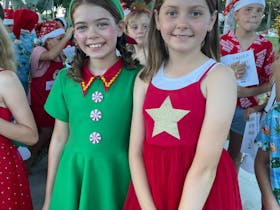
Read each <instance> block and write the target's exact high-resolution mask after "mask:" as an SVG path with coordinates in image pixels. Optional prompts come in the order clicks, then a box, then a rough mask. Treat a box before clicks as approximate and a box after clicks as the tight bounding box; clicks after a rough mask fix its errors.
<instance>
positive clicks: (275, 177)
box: [255, 51, 280, 210]
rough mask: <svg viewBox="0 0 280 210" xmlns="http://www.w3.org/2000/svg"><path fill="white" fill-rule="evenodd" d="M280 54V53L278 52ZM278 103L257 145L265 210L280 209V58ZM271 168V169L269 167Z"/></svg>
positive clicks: (279, 59)
mask: <svg viewBox="0 0 280 210" xmlns="http://www.w3.org/2000/svg"><path fill="white" fill-rule="evenodd" d="M278 53H279V51H278ZM272 69H273V79H274V81H275V85H276V103H275V105H274V106H273V107H272V109H271V110H269V111H268V113H267V114H266V117H265V119H264V121H263V122H262V125H261V129H260V132H259V133H258V135H257V137H256V140H255V143H256V144H257V145H258V146H259V150H258V152H257V156H256V159H255V174H256V177H257V180H258V184H259V187H260V190H261V195H262V205H263V210H271V209H278V210H279V209H280V191H279V190H280V182H279V180H280V165H279V159H280V136H279V132H280V123H279V119H280V103H279V101H280V56H279V54H278V57H277V58H276V60H275V61H274V63H273V66H272ZM268 166H269V167H268Z"/></svg>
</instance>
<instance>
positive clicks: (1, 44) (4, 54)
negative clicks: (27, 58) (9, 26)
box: [0, 20, 16, 71]
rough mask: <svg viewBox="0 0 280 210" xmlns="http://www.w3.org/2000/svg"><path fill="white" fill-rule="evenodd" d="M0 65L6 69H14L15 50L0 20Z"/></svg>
mask: <svg viewBox="0 0 280 210" xmlns="http://www.w3.org/2000/svg"><path fill="white" fill-rule="evenodd" d="M0 67H1V68H3V69H7V70H12V71H16V62H15V50H14V46H13V42H12V40H11V38H10V36H9V34H8V31H7V30H6V28H5V26H4V25H3V21H2V20H0Z"/></svg>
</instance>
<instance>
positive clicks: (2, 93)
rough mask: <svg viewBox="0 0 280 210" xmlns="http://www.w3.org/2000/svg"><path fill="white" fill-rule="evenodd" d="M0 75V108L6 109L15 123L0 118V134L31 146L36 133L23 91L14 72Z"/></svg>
mask: <svg viewBox="0 0 280 210" xmlns="http://www.w3.org/2000/svg"><path fill="white" fill-rule="evenodd" d="M0 74H1V77H0V106H2V107H8V108H9V110H10V111H11V113H12V115H13V117H14V119H15V121H16V122H15V123H12V122H9V121H6V120H3V119H1V118H0V133H1V135H3V136H5V137H7V138H9V139H12V140H15V141H18V142H22V143H24V144H27V145H33V144H35V143H36V142H37V141H38V132H37V127H36V124H35V121H34V118H33V114H32V112H31V110H30V107H29V104H28V101H27V98H26V94H25V92H24V89H23V87H22V85H21V84H20V82H19V80H18V78H17V76H16V74H15V73H14V72H12V71H9V70H7V71H3V72H0Z"/></svg>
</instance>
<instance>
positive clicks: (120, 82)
mask: <svg viewBox="0 0 280 210" xmlns="http://www.w3.org/2000/svg"><path fill="white" fill-rule="evenodd" d="M66 73H67V70H66V69H63V70H61V71H60V73H59V75H58V77H57V78H56V81H55V84H54V86H53V88H52V90H51V92H50V94H49V97H48V99H47V102H46V104H45V109H46V111H47V112H48V113H49V114H50V115H51V116H53V117H54V118H57V119H59V120H62V121H64V122H68V123H69V130H70V133H69V134H70V135H69V138H68V140H67V143H66V145H65V147H64V150H63V152H62V155H61V159H60V163H59V168H58V170H57V175H56V180H55V184H54V189H53V194H52V199H51V208H50V209H52V210H57V209H61V210H78V209H79V210H90V209H94V210H105V209H106V210H107V209H108V210H120V209H122V205H123V202H124V200H125V196H126V193H127V189H128V184H129V182H130V174H129V166H128V157H127V156H128V154H127V151H128V142H129V131H130V122H131V114H132V94H133V85H134V80H135V77H136V74H137V73H138V71H137V70H126V69H123V70H122V72H121V74H120V75H119V77H118V78H117V80H116V81H115V82H114V83H113V85H112V86H111V87H110V89H109V90H108V91H107V92H105V91H104V86H103V84H102V82H101V80H100V79H97V80H95V81H94V82H93V84H92V85H91V87H90V88H89V90H88V92H87V94H86V96H83V95H82V90H81V87H80V84H79V83H77V82H74V81H73V80H72V79H70V78H69V77H67V75H66ZM95 91H99V92H101V93H102V94H103V97H104V98H103V100H102V102H100V103H95V102H94V101H93V100H92V93H94V92H95ZM94 109H98V110H100V111H101V113H102V118H101V120H100V121H96V122H95V121H92V120H91V118H90V113H91V111H92V110H94ZM92 132H98V133H100V134H101V137H102V139H101V141H100V142H99V144H92V143H91V142H90V140H89V135H90V134H91V133H92Z"/></svg>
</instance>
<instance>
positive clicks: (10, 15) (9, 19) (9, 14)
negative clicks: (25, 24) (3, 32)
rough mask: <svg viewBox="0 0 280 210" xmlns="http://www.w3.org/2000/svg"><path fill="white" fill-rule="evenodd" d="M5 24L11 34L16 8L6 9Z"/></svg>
mask: <svg viewBox="0 0 280 210" xmlns="http://www.w3.org/2000/svg"><path fill="white" fill-rule="evenodd" d="M3 25H4V26H5V28H6V29H7V31H8V33H9V34H11V33H12V30H13V25H14V10H13V9H10V8H6V9H4V20H3Z"/></svg>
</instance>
